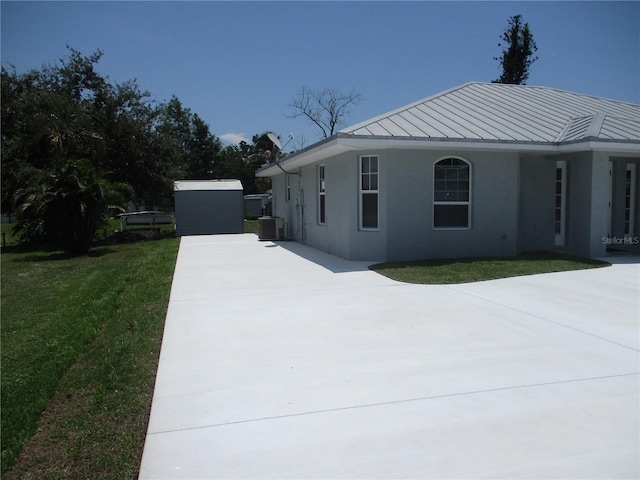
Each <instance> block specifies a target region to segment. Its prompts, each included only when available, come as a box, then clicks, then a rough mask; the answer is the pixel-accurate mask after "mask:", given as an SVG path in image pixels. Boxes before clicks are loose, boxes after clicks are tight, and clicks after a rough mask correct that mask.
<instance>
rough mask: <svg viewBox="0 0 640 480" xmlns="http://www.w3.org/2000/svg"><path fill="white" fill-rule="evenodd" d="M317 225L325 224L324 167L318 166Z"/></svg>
mask: <svg viewBox="0 0 640 480" xmlns="http://www.w3.org/2000/svg"><path fill="white" fill-rule="evenodd" d="M318 223H319V224H320V225H325V224H326V223H327V210H326V204H325V181H324V165H319V166H318Z"/></svg>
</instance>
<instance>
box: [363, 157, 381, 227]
mask: <svg viewBox="0 0 640 480" xmlns="http://www.w3.org/2000/svg"><path fill="white" fill-rule="evenodd" d="M365 158H367V159H373V158H375V159H376V171H375V172H363V168H362V163H363V160H364V159H365ZM365 175H367V183H368V185H367V186H366V188H363V187H364V186H363V183H364V182H363V180H364V178H365V177H364V176H365ZM374 175H375V177H374ZM373 178H375V187H376V188H371V184H372V182H371V181H372V179H373ZM365 195H375V197H376V226H375V227H365V226H364V224H363V223H364V196H365ZM358 198H359V203H360V205H359V206H358V217H359V218H358V227H359V229H360V230H363V231H369V232H375V231H378V230H380V157H379V156H378V155H360V156H359V157H358Z"/></svg>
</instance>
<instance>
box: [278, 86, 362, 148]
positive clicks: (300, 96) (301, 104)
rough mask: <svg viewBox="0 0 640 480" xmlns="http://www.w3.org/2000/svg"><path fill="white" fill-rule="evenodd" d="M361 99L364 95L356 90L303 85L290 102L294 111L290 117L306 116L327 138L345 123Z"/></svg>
mask: <svg viewBox="0 0 640 480" xmlns="http://www.w3.org/2000/svg"><path fill="white" fill-rule="evenodd" d="M361 100H362V95H360V93H359V92H357V91H355V90H351V92H349V93H340V92H338V91H337V90H336V89H335V88H325V89H322V90H320V89H312V88H310V87H309V86H308V85H303V86H302V87H301V88H300V89H299V90H298V92H297V94H296V96H295V97H294V98H293V100H292V101H291V103H290V104H289V106H290V107H292V108H293V113H291V114H290V115H288V117H289V118H298V117H306V118H307V119H308V120H309V121H310V122H311V123H313V124H314V125H315V126H317V127H318V128H319V129H320V130H321V131H322V137H323V138H327V137H330V136H331V135H333V134H334V133H336V129H337V127H340V126H343V125H344V119H345V117H347V116H348V115H349V114H350V113H351V111H350V107H351V106H352V105H358V104H359V103H360V101H361Z"/></svg>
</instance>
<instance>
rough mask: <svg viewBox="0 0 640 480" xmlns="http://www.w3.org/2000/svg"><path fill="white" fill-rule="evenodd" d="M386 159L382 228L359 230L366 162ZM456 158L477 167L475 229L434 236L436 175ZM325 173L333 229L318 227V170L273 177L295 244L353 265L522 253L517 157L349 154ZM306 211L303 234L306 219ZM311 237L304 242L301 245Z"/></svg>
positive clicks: (277, 205)
mask: <svg viewBox="0 0 640 480" xmlns="http://www.w3.org/2000/svg"><path fill="white" fill-rule="evenodd" d="M361 155H378V157H379V173H380V175H379V228H378V230H375V231H367V230H361V229H359V216H358V215H359V201H360V199H359V189H358V187H359V184H358V182H359V166H358V162H359V158H360V156H361ZM448 156H457V157H460V158H462V159H464V160H466V161H468V162H469V163H470V165H471V171H472V174H471V175H472V177H471V188H472V193H471V195H472V201H471V228H469V229H461V230H438V229H434V228H433V167H434V164H435V163H436V162H437V161H438V160H440V159H442V158H445V157H448ZM321 163H322V164H323V165H324V166H325V179H326V197H325V198H326V225H319V224H318V212H317V201H318V200H317V199H318V185H317V183H318V176H317V167H318V164H319V163H317V164H314V165H310V166H307V167H303V168H302V169H300V170H299V171H298V172H299V173H300V175H292V176H291V177H290V185H291V200H290V201H285V193H286V187H285V185H286V183H285V182H286V179H285V175H284V174H282V175H276V176H275V177H273V179H272V181H273V184H272V186H273V196H274V199H275V200H274V215H276V216H281V217H283V218H284V219H285V222H286V223H287V224H288V231H289V233H290V236H291V238H292V239H294V240H297V241H303V243H305V244H308V245H310V246H313V247H315V248H318V249H321V250H324V251H327V252H329V253H332V254H336V255H339V256H342V257H345V258H349V259H354V260H371V261H398V260H410V259H420V258H447V257H464V256H467V257H471V256H501V255H504V256H509V255H515V254H516V253H517V244H518V243H517V241H518V238H517V237H518V235H517V225H518V179H519V159H518V155H517V154H515V153H496V152H483V153H469V152H459V151H451V150H449V151H416V150H393V149H391V150H381V151H362V152H347V153H343V154H341V155H338V156H336V157H332V158H328V159H326V160H324V161H322V162H321ZM301 211H304V228H303V229H301V228H300V219H301V214H300V212H301ZM302 232H304V238H302Z"/></svg>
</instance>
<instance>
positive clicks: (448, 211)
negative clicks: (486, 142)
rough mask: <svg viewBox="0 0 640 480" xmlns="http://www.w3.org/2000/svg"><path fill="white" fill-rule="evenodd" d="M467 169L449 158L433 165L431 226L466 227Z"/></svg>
mask: <svg viewBox="0 0 640 480" xmlns="http://www.w3.org/2000/svg"><path fill="white" fill-rule="evenodd" d="M470 186H471V166H470V165H469V163H468V162H466V161H465V160H462V159H460V158H455V157H450V158H445V159H443V160H440V161H438V162H436V164H435V165H434V166H433V227H434V228H469V225H470V221H469V217H470V215H469V214H470V204H471V194H470V192H471V189H470Z"/></svg>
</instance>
